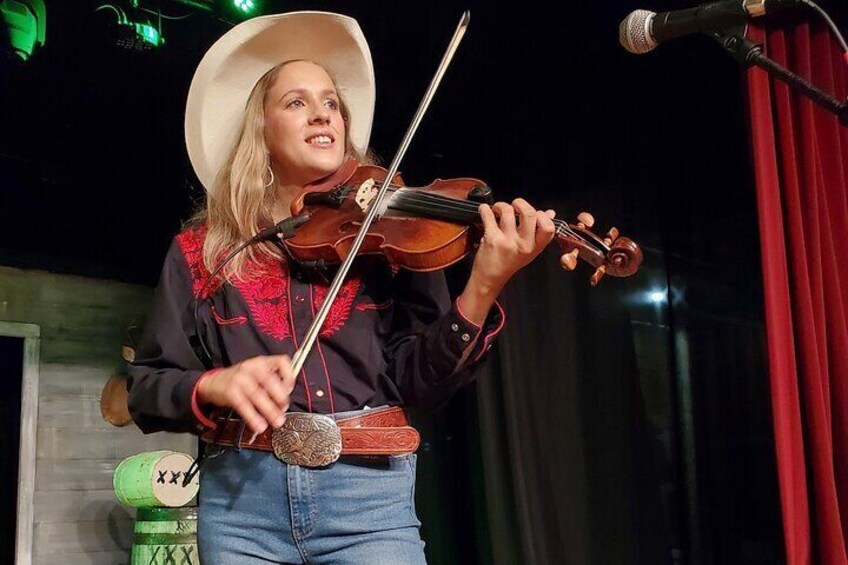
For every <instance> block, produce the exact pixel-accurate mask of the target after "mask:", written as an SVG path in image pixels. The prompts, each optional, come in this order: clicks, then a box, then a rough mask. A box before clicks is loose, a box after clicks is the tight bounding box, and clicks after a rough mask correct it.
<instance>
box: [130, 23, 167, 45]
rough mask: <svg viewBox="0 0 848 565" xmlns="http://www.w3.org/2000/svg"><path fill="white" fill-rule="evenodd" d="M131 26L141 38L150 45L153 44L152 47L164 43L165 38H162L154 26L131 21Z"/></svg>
mask: <svg viewBox="0 0 848 565" xmlns="http://www.w3.org/2000/svg"><path fill="white" fill-rule="evenodd" d="M132 26H133V28H134V29H135V32H136V33H137V34H138V36H139V37H140V38H141V39H142V40H144V41H146V42H147V43H149V44H150V45H153V46H154V47H158V46H160V45H162V44H163V43H165V39H164V38H162V36H161V35H159V31H158V30H157V29H156V28H155V27H153V26H152V25H150V24H140V23H133V24H132Z"/></svg>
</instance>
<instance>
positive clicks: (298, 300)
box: [294, 294, 306, 302]
mask: <svg viewBox="0 0 848 565" xmlns="http://www.w3.org/2000/svg"><path fill="white" fill-rule="evenodd" d="M294 300H295V302H303V301H304V300H306V299H305V298H304V297H303V295H302V294H298V295H297V296H295V297H294Z"/></svg>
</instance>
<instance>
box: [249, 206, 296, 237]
mask: <svg viewBox="0 0 848 565" xmlns="http://www.w3.org/2000/svg"><path fill="white" fill-rule="evenodd" d="M307 221H309V214H307V213H306V212H302V213H300V214H298V215H297V216H291V217H289V218H286V219H285V220H281V221H280V222H277V223H276V224H275V225H273V226H271V227H270V228H265V229H264V230H262V231H261V232H259V233H258V234H256V235H255V236H253V241H265V240H266V239H272V238H273V237H274V236H275V235H277V234H280V238H281V239H288V238H290V237H293V236H294V232H295V230H296V229H297V228H299V227H300V226H302V225H303V224H305V223H306V222H307Z"/></svg>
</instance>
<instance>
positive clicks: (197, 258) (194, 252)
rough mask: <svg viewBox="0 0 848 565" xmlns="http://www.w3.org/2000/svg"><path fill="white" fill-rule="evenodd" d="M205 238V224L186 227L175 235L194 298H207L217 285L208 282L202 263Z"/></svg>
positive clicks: (207, 271) (207, 274) (207, 273)
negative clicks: (189, 277)
mask: <svg viewBox="0 0 848 565" xmlns="http://www.w3.org/2000/svg"><path fill="white" fill-rule="evenodd" d="M205 240H206V225H205V224H204V225H202V226H200V227H196V228H191V229H187V230H185V231H184V232H182V233H180V234H179V235H178V236H177V244H178V245H179V246H180V251H182V252H183V257H185V260H186V263H187V264H188V271H189V274H190V275H191V284H192V291H193V292H194V297H195V298H208V297H209V296H211V295H212V294H213V293H214V292H215V290H217V287H218V285H216V284H207V283H208V282H209V270H208V269H206V265H205V264H204V263H203V242H204V241H205Z"/></svg>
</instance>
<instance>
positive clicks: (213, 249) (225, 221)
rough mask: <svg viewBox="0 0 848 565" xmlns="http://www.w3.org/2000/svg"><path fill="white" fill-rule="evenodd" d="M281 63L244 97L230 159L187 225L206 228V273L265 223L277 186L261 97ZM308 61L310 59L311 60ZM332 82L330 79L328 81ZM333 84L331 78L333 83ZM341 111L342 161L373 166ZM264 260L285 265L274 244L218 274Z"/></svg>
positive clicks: (253, 249)
mask: <svg viewBox="0 0 848 565" xmlns="http://www.w3.org/2000/svg"><path fill="white" fill-rule="evenodd" d="M293 62H295V61H286V62H284V63H280V64H279V65H277V66H276V67H274V68H273V69H271V70H270V71H268V72H267V73H265V74H264V75H263V76H262V78H260V79H259V80H258V81H257V82H256V85H254V87H253V90H252V91H251V93H250V96H249V98H248V99H247V104H246V105H245V110H244V121H243V122H242V125H241V127H240V131H239V134H238V138H237V140H236V144H235V146H234V147H233V150H232V152H231V153H230V156H229V158H228V159H227V160H226V162H225V163H224V166H223V167H222V168H221V170H220V171H219V173H218V176H217V178H216V180H215V185H214V186H213V187H212V188H213V190H209V191H207V193H206V204H205V206H204V207H203V208H201V209H200V210H199V211H198V212H197V213H195V214H194V216H192V218H191V219H190V220H189V221H188V222H187V226H188V227H197V226H201V225H203V224H204V223H205V224H206V226H207V233H206V239H205V241H204V243H203V263H204V264H205V266H206V268H207V269H208V270H209V271H210V272H211V271H213V270H214V269H215V268H216V267H217V266H218V264H219V263H220V261H222V260H223V258H224V257H225V256H226V254H227V253H229V252H230V250H232V249H234V248H235V247H236V246H238V245H240V244H242V243H244V242H245V241H248V240H249V239H250V238H252V237H253V236H254V235H256V234H257V233H259V231H260V228H259V225H260V222H263V223H266V224H267V225H270V223H271V217H272V216H271V210H272V208H273V205H274V200H275V198H276V189H277V187H276V183H274V182H270V180H271V178H269V175H268V171H269V170H270V161H269V156H268V148H267V146H266V144H265V98H266V96H267V94H268V91H269V90H270V88H271V86H272V85H273V84H274V81H275V80H276V78H277V76H278V75H279V73H280V70H281V69H282V68H283V67H284V66H286V65H287V64H289V63H293ZM310 62H311V61H310ZM331 79H332V77H331ZM333 84H335V80H333ZM339 101H340V109H341V114H342V119H343V120H344V123H345V140H344V141H345V159H346V160H347V159H356V160H358V161H359V162H360V163H363V164H372V163H373V162H374V161H375V159H374V157H373V155H372V154H371V152H370V151H369V152H368V153H367V154H366V155H360V154H359V152H357V151H356V150H355V149H354V147H353V144H352V143H351V141H350V127H349V126H350V112H349V110H348V108H347V106H346V105H345V103H344V100H343V99H342V98H341V93H340V100H339ZM267 260H274V261H284V260H285V256H284V255H283V252H282V251H281V250H280V248H279V247H278V246H277V245H276V244H275V243H273V242H261V243H257V244H254V245H251V246H249V247H247V248H246V249H244V250H243V251H242V252H241V253H239V254H238V255H236V256H235V257H234V258H233V259H232V261H230V262H229V263H228V264H227V266H226V267H224V270H223V273H222V274H223V278H224V279H226V280H232V279H233V278H236V279H243V278H246V277H247V276H249V273H248V272H246V267H247V266H248V265H250V264H256V263H265V262H266V261H267Z"/></svg>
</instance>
